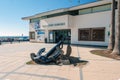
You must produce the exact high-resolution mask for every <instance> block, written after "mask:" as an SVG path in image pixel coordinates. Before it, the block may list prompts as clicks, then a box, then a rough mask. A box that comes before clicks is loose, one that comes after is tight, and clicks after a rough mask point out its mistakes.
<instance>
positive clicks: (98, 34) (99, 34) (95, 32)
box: [92, 28, 105, 41]
mask: <svg viewBox="0 0 120 80" xmlns="http://www.w3.org/2000/svg"><path fill="white" fill-rule="evenodd" d="M104 35H105V29H104V28H101V29H92V40H93V41H104Z"/></svg>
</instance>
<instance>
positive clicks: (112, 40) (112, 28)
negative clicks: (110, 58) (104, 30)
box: [107, 0, 115, 51]
mask: <svg viewBox="0 0 120 80" xmlns="http://www.w3.org/2000/svg"><path fill="white" fill-rule="evenodd" d="M114 43H115V0H112V10H111V25H110V37H109V43H108V48H107V49H108V51H109V50H113V48H114Z"/></svg>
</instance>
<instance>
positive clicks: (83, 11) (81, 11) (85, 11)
mask: <svg viewBox="0 0 120 80" xmlns="http://www.w3.org/2000/svg"><path fill="white" fill-rule="evenodd" d="M91 12H92V9H91V8H87V9H82V10H79V14H88V13H91Z"/></svg>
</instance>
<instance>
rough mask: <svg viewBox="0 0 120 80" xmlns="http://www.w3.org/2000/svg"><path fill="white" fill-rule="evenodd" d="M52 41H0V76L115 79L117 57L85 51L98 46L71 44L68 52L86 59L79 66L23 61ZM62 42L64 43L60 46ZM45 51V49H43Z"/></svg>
mask: <svg viewBox="0 0 120 80" xmlns="http://www.w3.org/2000/svg"><path fill="white" fill-rule="evenodd" d="M54 45H55V44H44V43H16V44H6V45H0V80H119V79H120V69H119V68H120V61H117V60H113V59H109V58H105V57H100V56H97V55H93V54H91V53H90V52H89V51H90V50H94V49H99V48H91V47H80V46H79V47H77V46H72V56H75V57H80V59H81V60H86V61H89V63H88V64H87V65H85V66H83V67H82V68H79V67H74V66H72V65H63V66H57V65H27V64H26V62H28V61H30V60H31V59H30V53H32V52H35V53H36V52H37V51H38V50H39V49H40V48H43V47H45V48H46V49H47V51H49V50H50V49H51V47H53V46H54ZM65 49H66V46H64V50H65ZM47 51H46V52H47Z"/></svg>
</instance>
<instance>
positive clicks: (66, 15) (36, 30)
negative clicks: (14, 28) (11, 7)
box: [22, 0, 111, 46]
mask: <svg viewBox="0 0 120 80" xmlns="http://www.w3.org/2000/svg"><path fill="white" fill-rule="evenodd" d="M22 19H23V20H29V37H30V41H31V42H44V41H45V39H46V40H47V42H53V43H54V42H58V40H59V36H60V35H62V36H63V37H68V36H70V37H71V39H70V42H71V44H82V45H99V46H107V45H108V39H109V27H110V22H111V0H104V1H97V2H93V3H89V4H84V5H80V6H75V7H71V8H63V9H57V10H52V11H48V12H44V13H40V14H36V15H33V16H29V17H24V18H22Z"/></svg>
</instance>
